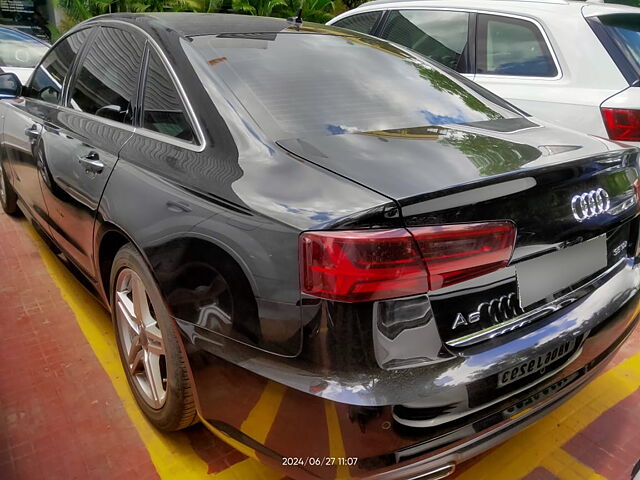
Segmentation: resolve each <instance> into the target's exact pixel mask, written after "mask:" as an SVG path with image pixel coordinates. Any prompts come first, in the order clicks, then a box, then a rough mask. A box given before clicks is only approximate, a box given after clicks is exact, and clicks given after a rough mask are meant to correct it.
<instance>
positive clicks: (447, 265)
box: [300, 222, 515, 302]
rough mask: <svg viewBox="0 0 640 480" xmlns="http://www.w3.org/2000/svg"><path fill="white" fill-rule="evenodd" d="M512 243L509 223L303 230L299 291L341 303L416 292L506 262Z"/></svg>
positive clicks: (512, 235)
mask: <svg viewBox="0 0 640 480" xmlns="http://www.w3.org/2000/svg"><path fill="white" fill-rule="evenodd" d="M514 244H515V226H514V225H513V223H511V222H486V223H472V224H461V225H444V226H435V227H415V228H410V229H408V230H406V229H402V228H398V229H393V230H354V231H343V232H340V231H337V232H336V231H327V232H306V233H303V234H302V235H301V237H300V272H301V275H300V281H301V285H302V291H303V292H304V293H306V294H309V295H313V296H316V297H321V298H326V299H330V300H337V301H342V302H362V301H371V300H381V299H388V298H395V297H403V296H408V295H415V294H419V293H425V292H428V291H430V290H437V289H439V288H442V287H446V286H448V285H453V284H455V283H459V282H462V281H464V280H469V279H471V278H474V277H478V276H480V275H484V274H486V273H490V272H492V271H494V270H497V269H499V268H502V267H504V266H506V265H507V264H508V263H509V260H510V258H511V253H512V251H513V247H514Z"/></svg>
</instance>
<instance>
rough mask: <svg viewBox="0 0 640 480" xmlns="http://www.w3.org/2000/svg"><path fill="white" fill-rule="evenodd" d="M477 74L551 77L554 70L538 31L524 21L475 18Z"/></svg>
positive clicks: (505, 18) (492, 17)
mask: <svg viewBox="0 0 640 480" xmlns="http://www.w3.org/2000/svg"><path fill="white" fill-rule="evenodd" d="M477 43H478V45H477V59H476V60H477V73H480V74H483V73H484V74H491V75H513V76H523V77H555V76H556V75H557V74H558V69H557V68H556V65H555V63H554V61H553V57H552V56H551V51H550V50H549V47H548V45H547V42H546V41H545V39H544V37H543V36H542V32H540V29H539V28H538V27H537V26H536V25H535V24H533V23H531V22H529V21H527V20H520V19H517V18H508V17H499V16H493V15H479V17H478V42H477Z"/></svg>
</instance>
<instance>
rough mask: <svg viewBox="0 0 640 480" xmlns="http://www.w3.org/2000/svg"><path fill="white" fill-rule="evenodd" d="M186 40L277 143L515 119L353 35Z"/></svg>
mask: <svg viewBox="0 0 640 480" xmlns="http://www.w3.org/2000/svg"><path fill="white" fill-rule="evenodd" d="M192 40H193V41H192V42H191V43H190V45H191V46H193V47H195V49H196V51H197V52H198V54H199V55H196V57H199V58H195V59H194V58H191V60H192V61H195V62H197V63H199V67H200V68H198V70H200V71H202V70H203V69H205V71H207V72H210V74H211V75H215V76H217V78H218V79H222V80H223V81H224V83H225V84H226V85H227V86H228V87H229V88H230V89H231V91H232V92H233V93H234V94H235V96H236V97H237V98H238V99H239V101H240V102H241V103H242V104H243V105H244V107H245V108H246V109H247V110H248V111H249V114H250V115H251V116H252V117H253V118H254V120H255V121H256V122H257V123H258V125H259V126H260V127H261V128H263V129H264V130H265V132H266V133H267V134H269V135H270V136H275V139H276V140H281V139H285V138H300V137H302V136H308V135H337V134H342V133H352V132H364V131H375V130H388V129H399V128H407V127H417V126H428V125H446V124H454V123H468V122H481V121H486V120H493V119H502V118H510V117H520V116H521V115H520V114H519V113H518V112H516V111H515V110H514V109H513V107H511V106H510V105H508V104H507V103H505V102H503V101H502V100H500V99H499V98H497V97H495V96H494V95H492V94H491V93H489V92H487V91H486V90H484V89H481V87H478V86H476V85H475V84H473V83H471V82H469V81H467V80H466V79H464V78H463V77H460V76H459V75H457V74H455V73H454V72H450V71H448V70H447V71H445V70H443V69H442V68H441V67H435V66H433V64H431V63H429V62H428V61H427V60H423V59H422V58H421V57H416V56H413V55H411V54H409V53H406V52H404V51H403V50H400V49H398V48H396V47H394V46H392V45H390V44H388V43H386V42H384V41H380V40H376V39H374V38H370V37H365V36H362V37H360V36H359V35H358V34H355V35H352V34H349V35H346V34H345V35H340V34H338V35H332V34H317V33H293V32H291V33H289V32H281V33H277V34H275V33H272V34H253V35H206V36H198V37H193V38H192ZM190 57H192V56H191V55H190ZM203 81H205V82H206V81H207V79H206V78H204V79H203Z"/></svg>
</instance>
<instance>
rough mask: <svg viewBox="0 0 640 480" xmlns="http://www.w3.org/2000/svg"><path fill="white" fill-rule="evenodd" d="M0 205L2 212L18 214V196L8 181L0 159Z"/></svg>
mask: <svg viewBox="0 0 640 480" xmlns="http://www.w3.org/2000/svg"><path fill="white" fill-rule="evenodd" d="M0 205H2V210H4V213H6V214H8V215H17V214H18V196H17V195H16V192H15V190H14V189H13V187H12V186H11V184H10V183H9V179H8V178H7V173H6V172H5V171H4V167H3V165H2V161H0Z"/></svg>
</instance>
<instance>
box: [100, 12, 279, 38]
mask: <svg viewBox="0 0 640 480" xmlns="http://www.w3.org/2000/svg"><path fill="white" fill-rule="evenodd" d="M109 20H119V21H123V22H126V23H131V24H134V25H136V26H138V27H140V28H142V29H144V30H147V31H149V30H156V31H157V30H158V27H162V28H163V29H166V30H171V31H174V32H176V33H178V34H179V35H181V36H185V37H191V36H196V35H219V34H222V33H235V34H241V33H277V32H279V31H281V30H283V29H285V28H287V27H290V26H291V23H290V22H288V21H287V20H285V19H284V18H274V17H257V16H253V15H233V14H226V13H225V14H221V13H188V12H167V13H115V14H108V15H100V16H98V17H94V18H93V19H91V20H89V22H88V23H93V22H101V21H109Z"/></svg>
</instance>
